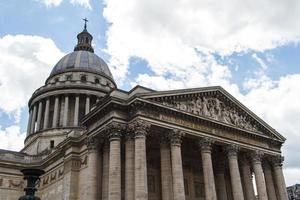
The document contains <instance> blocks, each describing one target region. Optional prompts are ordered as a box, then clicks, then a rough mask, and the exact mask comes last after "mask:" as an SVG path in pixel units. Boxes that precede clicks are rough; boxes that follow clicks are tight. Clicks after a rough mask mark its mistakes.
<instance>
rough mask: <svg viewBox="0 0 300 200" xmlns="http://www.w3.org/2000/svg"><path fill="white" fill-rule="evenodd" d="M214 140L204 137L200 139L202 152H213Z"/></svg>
mask: <svg viewBox="0 0 300 200" xmlns="http://www.w3.org/2000/svg"><path fill="white" fill-rule="evenodd" d="M214 142H215V141H214V139H212V138H209V137H203V138H201V139H199V146H200V149H201V151H209V152H210V151H211V148H212V145H213V143H214Z"/></svg>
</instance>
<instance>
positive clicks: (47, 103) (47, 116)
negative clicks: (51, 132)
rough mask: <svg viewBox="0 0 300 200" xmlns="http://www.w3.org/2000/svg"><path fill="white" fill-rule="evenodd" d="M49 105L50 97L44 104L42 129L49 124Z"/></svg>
mask: <svg viewBox="0 0 300 200" xmlns="http://www.w3.org/2000/svg"><path fill="white" fill-rule="evenodd" d="M49 106H50V99H49V98H47V99H46V105H45V115H44V124H43V129H46V128H48V124H49Z"/></svg>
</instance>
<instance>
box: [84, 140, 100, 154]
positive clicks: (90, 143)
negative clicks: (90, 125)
mask: <svg viewBox="0 0 300 200" xmlns="http://www.w3.org/2000/svg"><path fill="white" fill-rule="evenodd" d="M85 142H86V146H87V149H88V151H98V150H99V146H100V139H99V138H97V137H88V138H86V141H85Z"/></svg>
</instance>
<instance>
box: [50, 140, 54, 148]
mask: <svg viewBox="0 0 300 200" xmlns="http://www.w3.org/2000/svg"><path fill="white" fill-rule="evenodd" d="M53 148H54V140H50V149H53Z"/></svg>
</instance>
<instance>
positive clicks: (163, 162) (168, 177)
mask: <svg viewBox="0 0 300 200" xmlns="http://www.w3.org/2000/svg"><path fill="white" fill-rule="evenodd" d="M160 173H161V192H162V200H172V199H173V183H172V168H171V149H170V143H169V141H168V139H167V138H166V137H165V136H162V139H161V141H160Z"/></svg>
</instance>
